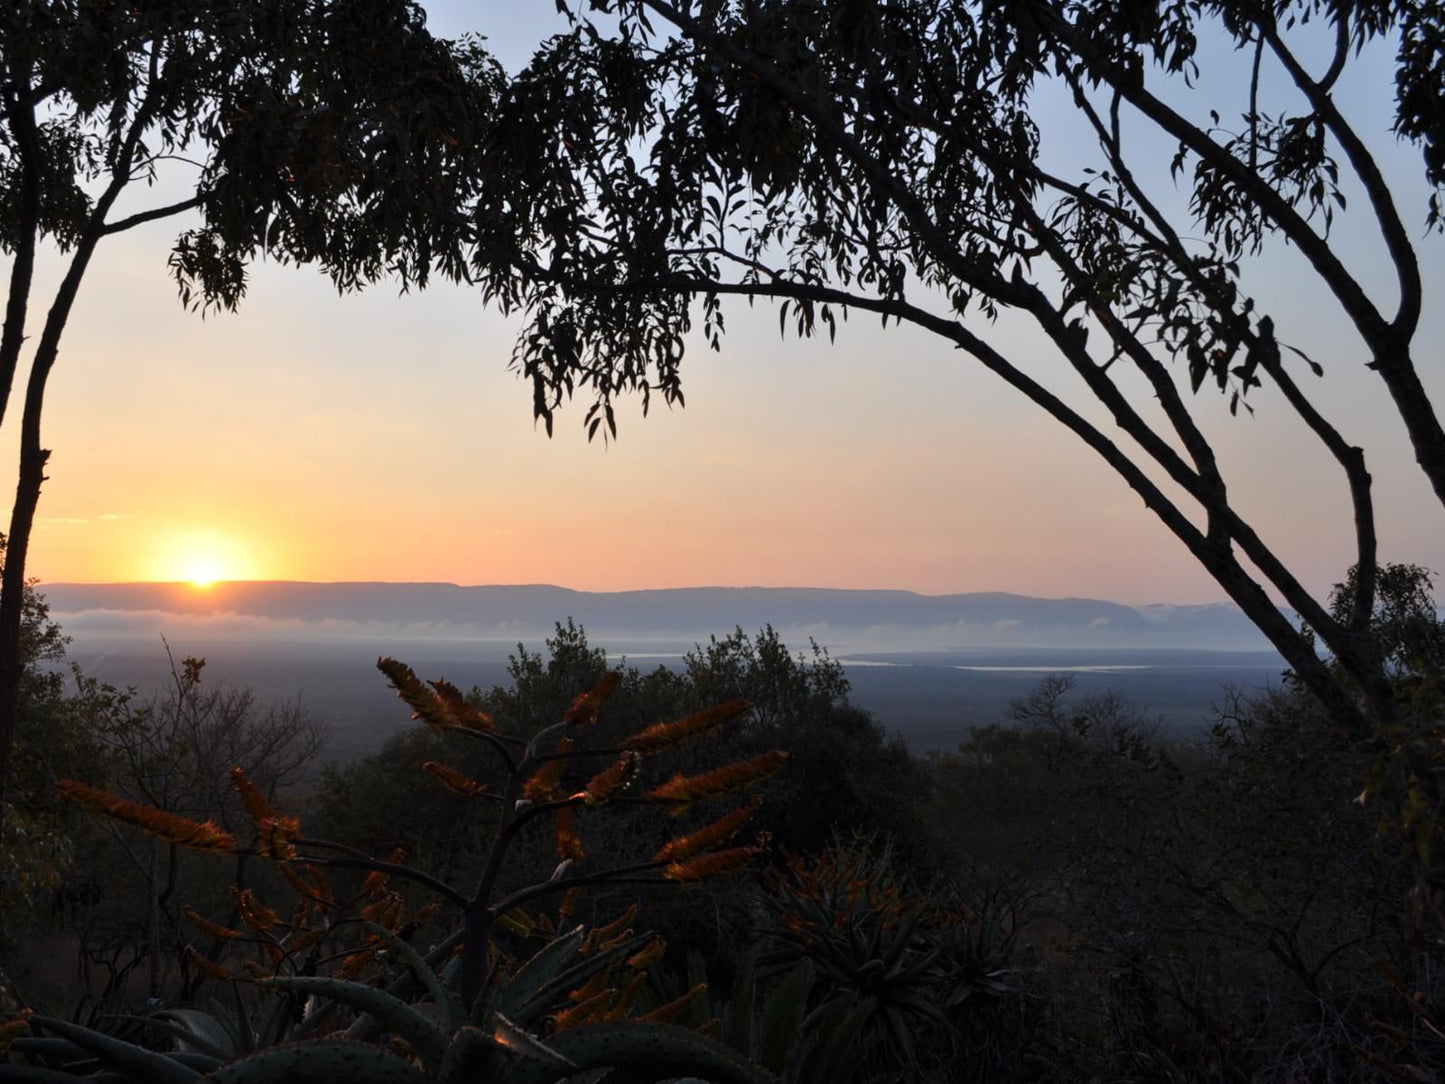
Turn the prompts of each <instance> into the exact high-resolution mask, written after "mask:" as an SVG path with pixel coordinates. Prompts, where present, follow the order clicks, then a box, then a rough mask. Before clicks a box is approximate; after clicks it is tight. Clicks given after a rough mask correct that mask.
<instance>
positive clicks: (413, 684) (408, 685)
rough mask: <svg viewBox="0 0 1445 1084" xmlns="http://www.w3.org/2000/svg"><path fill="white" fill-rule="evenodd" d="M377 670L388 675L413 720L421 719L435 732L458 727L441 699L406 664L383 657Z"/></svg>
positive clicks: (378, 661)
mask: <svg viewBox="0 0 1445 1084" xmlns="http://www.w3.org/2000/svg"><path fill="white" fill-rule="evenodd" d="M376 668H377V669H378V670H380V671H381V672H382V673H383V674H385V675H386V678H387V680H388V681H390V682H391V687H392V688H393V689H395V690H396V695H397V696H398V697H399V698H400V699H401V700H404V701H405V702H406V706H407V707H409V708H411V717H412V718H413V719H420V720H421V721H422V722H424V723H425V724H426V725H427V726H429V727H431V728H432V729H433V730H449V729H451V728H452V727H453V726H455V725H456V723H455V722H454V721H453V720H452V717H451V713H450V712H448V711H447V707H446V704H444V703H443V702H442V699H441V697H439V696H437V694H436V693H434V692H432V690H430V689H428V688H427V687H426V686H425V685H423V684H422V683H421V681H420V679H418V678H417V676H416V673H415V671H413V670H412V668H411V667H410V666H408V665H406V663H404V662H398V661H397V660H396V659H389V658H386V657H385V656H383V657H382V658H379V659H377V660H376Z"/></svg>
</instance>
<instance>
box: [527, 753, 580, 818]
mask: <svg viewBox="0 0 1445 1084" xmlns="http://www.w3.org/2000/svg"><path fill="white" fill-rule="evenodd" d="M574 744H575V743H574V742H573V741H572V739H571V738H563V739H562V740H561V741H559V742H558V743H557V752H559V753H570V752H571V751H572V747H573V745H574ZM567 764H568V761H567V758H565V757H558V758H557V759H556V760H549V761H547V762H546V763H545V764H543V765H542V766H541V767H540V768H538V769H537V770H536V771H535V772H534V773H533V774H532V777H531V778H530V779H528V780H527V782H526V783H525V784H524V785H523V786H522V794H523V796H524V797H526V798H530V799H531V800H532V801H534V802H548V801H551V800H552V799H553V798H555V797H557V784H558V783H560V782H561V781H562V773H563V772H565V771H566V770H567Z"/></svg>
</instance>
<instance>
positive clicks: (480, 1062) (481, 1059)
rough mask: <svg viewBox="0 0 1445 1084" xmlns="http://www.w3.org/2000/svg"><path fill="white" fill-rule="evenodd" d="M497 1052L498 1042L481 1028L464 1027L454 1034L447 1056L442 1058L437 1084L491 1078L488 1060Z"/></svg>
mask: <svg viewBox="0 0 1445 1084" xmlns="http://www.w3.org/2000/svg"><path fill="white" fill-rule="evenodd" d="M495 1053H497V1044H496V1043H495V1042H493V1041H492V1039H491V1037H490V1036H488V1035H487V1033H486V1032H484V1031H483V1030H482V1029H481V1028H474V1027H464V1028H462V1029H461V1030H460V1031H458V1032H457V1033H456V1034H455V1035H453V1036H452V1041H451V1044H450V1045H449V1046H448V1047H447V1054H446V1057H444V1058H442V1067H441V1071H440V1072H439V1073H437V1084H471V1082H472V1081H476V1080H491V1079H492V1077H493V1075H494V1074H492V1073H491V1072H489V1071H488V1060H489V1059H490V1058H491V1057H492V1055H494V1054H495Z"/></svg>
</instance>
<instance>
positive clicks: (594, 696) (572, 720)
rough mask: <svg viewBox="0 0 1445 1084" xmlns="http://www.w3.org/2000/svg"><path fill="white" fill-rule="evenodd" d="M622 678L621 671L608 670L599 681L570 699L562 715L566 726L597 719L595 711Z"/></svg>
mask: <svg viewBox="0 0 1445 1084" xmlns="http://www.w3.org/2000/svg"><path fill="white" fill-rule="evenodd" d="M621 680H622V671H620V670H609V671H608V672H607V673H606V674H605V675H603V678H602V680H601V681H599V682H598V683H597V684H596V685H595V686H593V687H592V688H591V689H589V690H588V691H587V692H585V693H583V694H582V695H581V696H579V697H577V699H576V700H574V701H572V706H571V707H570V708H568V709H567V714H566V715H564V716H562V721H563V722H564V723H566V724H567V725H568V726H586V725H588V724H590V723H595V722H596V721H597V713H598V711H600V710H601V708H602V702H603V701H604V700H606V699H607V698H608V697H609V696H611V695H612V691H613V690H614V689H616V688H617V683H618V682H620V681H621Z"/></svg>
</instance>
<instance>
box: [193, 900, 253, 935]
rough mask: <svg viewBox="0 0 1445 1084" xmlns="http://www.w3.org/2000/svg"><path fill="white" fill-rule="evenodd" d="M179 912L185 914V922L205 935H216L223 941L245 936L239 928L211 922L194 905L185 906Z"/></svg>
mask: <svg viewBox="0 0 1445 1084" xmlns="http://www.w3.org/2000/svg"><path fill="white" fill-rule="evenodd" d="M181 914H182V915H184V916H185V918H186V921H187V922H189V923H190V924H191V925H192V926H194V927H195V928H196V929H198V930H200V931H201V932H202V933H203V934H205V935H206V936H207V937H218V938H220V939H221V940H223V941H234V940H235V939H236V938H238V937H244V936H245V935H244V934H243V933H241V931H240V930H233V929H231V928H230V927H229V926H222V925H221V924H220V923H219V922H212V921H211V920H210V919H208V918H207V917H206V916H205V915H203V914H201V913H200V912H199V911H197V910H196V909H195V908H194V907H187V908H185V909H184V910H182V911H181Z"/></svg>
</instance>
